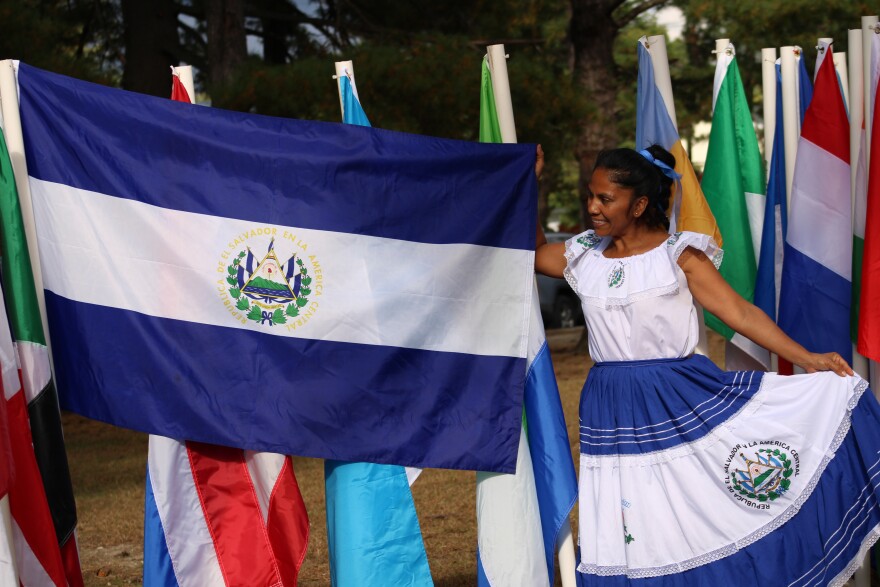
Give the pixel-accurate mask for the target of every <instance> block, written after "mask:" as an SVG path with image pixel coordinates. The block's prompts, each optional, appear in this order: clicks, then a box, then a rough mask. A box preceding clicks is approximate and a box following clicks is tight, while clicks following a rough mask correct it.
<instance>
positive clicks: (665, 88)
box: [648, 35, 678, 131]
mask: <svg viewBox="0 0 880 587" xmlns="http://www.w3.org/2000/svg"><path fill="white" fill-rule="evenodd" d="M648 55H650V56H651V64H652V65H653V66H654V84H655V85H656V86H657V89H658V90H660V95H661V96H662V97H663V103H664V104H665V106H666V112H668V113H669V118H671V119H672V126H674V127H675V130H676V131H678V118H676V116H675V102H674V100H673V98H672V77H670V75H669V55H668V54H667V52H666V37H665V36H664V35H654V36H651V37H648Z"/></svg>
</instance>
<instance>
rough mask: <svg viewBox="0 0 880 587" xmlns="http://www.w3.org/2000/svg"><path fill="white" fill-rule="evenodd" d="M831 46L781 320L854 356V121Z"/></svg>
mask: <svg viewBox="0 0 880 587" xmlns="http://www.w3.org/2000/svg"><path fill="white" fill-rule="evenodd" d="M830 52H831V48H830V47H829V49H828V55H826V59H825V60H824V61H823V63H822V65H821V67H820V68H819V72H818V74H817V76H816V85H815V88H814V94H813V98H812V101H811V102H810V106H809V108H808V109H807V112H806V115H805V117H804V123H803V127H802V129H801V137H800V140H799V142H798V152H797V162H796V164H795V176H794V182H793V184H792V195H791V213H790V214H789V225H788V234H787V236H786V241H785V259H784V261H783V267H782V289H781V293H780V298H781V300H780V304H779V326H780V327H781V328H782V329H783V330H784V331H785V332H786V333H787V334H788V335H789V336H791V337H792V338H793V339H794V340H796V341H797V342H799V343H800V344H802V345H803V346H805V347H806V348H808V349H809V350H811V351H813V352H829V351H836V352H838V353H840V355H841V356H843V357H844V358H845V359H846V360H847V361H849V362H851V360H852V344H851V342H850V336H849V335H850V328H849V320H850V304H851V297H852V283H851V279H852V204H851V201H850V168H849V165H850V161H849V156H850V153H849V121H848V118H847V114H846V106H845V105H844V103H843V96H842V95H841V93H840V86H839V84H838V81H837V74H836V72H835V70H834V62H833V59H830V58H829V57H830Z"/></svg>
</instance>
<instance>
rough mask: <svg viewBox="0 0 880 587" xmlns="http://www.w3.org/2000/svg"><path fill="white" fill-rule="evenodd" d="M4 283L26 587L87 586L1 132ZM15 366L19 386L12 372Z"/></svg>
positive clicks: (17, 523) (7, 385)
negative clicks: (41, 586) (27, 586)
mask: <svg viewBox="0 0 880 587" xmlns="http://www.w3.org/2000/svg"><path fill="white" fill-rule="evenodd" d="M0 282H2V290H3V302H4V304H5V314H6V315H4V316H2V317H0V320H2V321H3V322H4V325H5V324H6V320H7V319H8V327H9V330H10V332H11V339H10V340H14V348H10V347H9V346H8V344H9V342H10V341H6V345H7V346H6V348H5V349H4V351H3V352H2V355H3V356H2V362H3V370H4V372H6V373H5V374H4V375H5V376H4V396H5V401H6V411H7V415H8V421H9V424H10V428H9V433H10V444H11V448H12V450H13V463H14V473H15V479H14V483H13V484H12V486H11V487H10V491H9V506H10V510H11V513H12V519H13V525H12V528H13V533H14V534H13V541H14V542H15V544H16V550H17V561H16V562H17V567H18V573H19V575H20V579H21V582H22V584H23V585H58V586H63V585H71V586H76V585H82V584H83V583H82V572H81V571H80V566H79V554H78V552H77V547H76V536H75V533H74V532H75V528H76V505H75V502H74V500H73V488H72V486H71V483H70V474H69V472H68V468H67V456H66V453H65V451H64V442H63V439H62V435H61V416H60V413H59V411H58V399H57V396H56V394H55V386H54V382H53V381H52V376H51V372H50V369H49V352H48V349H47V347H46V342H45V336H44V333H43V325H42V321H41V319H40V311H39V308H38V305H37V294H36V289H35V287H34V279H33V273H32V271H31V265H30V257H29V254H28V246H27V239H26V237H25V228H24V221H23V218H22V213H21V207H20V204H19V200H18V191H17V190H16V187H15V181H14V177H13V172H12V164H11V162H10V160H9V153H8V151H7V148H6V142H5V140H4V138H3V136H2V134H0ZM11 365H14V368H15V369H16V371H17V373H16V376H19V375H20V377H21V380H20V384H19V383H18V382H16V381H15V379H14V378H12V377H10V376H9V375H8V372H9V370H10V369H11V368H13V367H11Z"/></svg>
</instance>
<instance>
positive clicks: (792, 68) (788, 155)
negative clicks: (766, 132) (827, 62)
mask: <svg viewBox="0 0 880 587" xmlns="http://www.w3.org/2000/svg"><path fill="white" fill-rule="evenodd" d="M799 53H800V48H799V47H794V46H790V45H789V46H786V47H782V48H780V49H779V54H780V59H781V61H782V127H783V138H784V140H785V199H786V202H785V203H786V205H787V206H786V210H788V212H789V214H790V213H791V184H792V181H793V180H794V162H795V159H796V158H797V146H798V138H799V137H800V134H801V130H800V120H799V113H798V98H797V83H798V81H797V78H798V70H797V56H798V54H799Z"/></svg>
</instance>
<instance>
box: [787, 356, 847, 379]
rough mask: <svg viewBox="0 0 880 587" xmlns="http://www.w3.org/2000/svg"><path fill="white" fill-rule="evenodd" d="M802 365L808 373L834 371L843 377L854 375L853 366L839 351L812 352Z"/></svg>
mask: <svg viewBox="0 0 880 587" xmlns="http://www.w3.org/2000/svg"><path fill="white" fill-rule="evenodd" d="M800 366H801V367H803V368H804V371H806V372H807V373H815V372H816V371H834V372H835V373H837V374H838V375H840V376H841V377H844V376H846V375H853V370H852V368H851V367H850V366H849V364H848V363H847V362H846V361H845V360H844V358H843V357H841V356H840V355H839V354H838V353H810V358H809V359H808V360H807V361H804V362H803V363H802V364H801V365H800Z"/></svg>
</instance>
